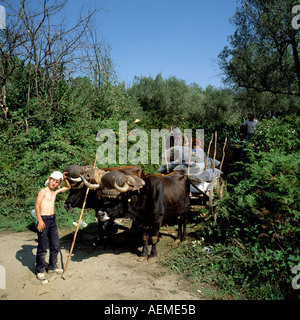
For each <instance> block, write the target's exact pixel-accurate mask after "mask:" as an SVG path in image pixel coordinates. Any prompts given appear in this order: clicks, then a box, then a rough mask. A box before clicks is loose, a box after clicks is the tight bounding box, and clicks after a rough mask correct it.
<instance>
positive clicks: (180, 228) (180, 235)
mask: <svg viewBox="0 0 300 320" xmlns="http://www.w3.org/2000/svg"><path fill="white" fill-rule="evenodd" d="M177 239H179V240H180V241H181V240H182V221H181V218H179V219H178V232H177Z"/></svg>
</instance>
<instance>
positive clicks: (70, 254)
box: [64, 188, 90, 273]
mask: <svg viewBox="0 0 300 320" xmlns="http://www.w3.org/2000/svg"><path fill="white" fill-rule="evenodd" d="M89 190H90V189H89V188H87V189H86V194H85V198H84V203H83V206H82V208H81V212H80V217H79V220H78V223H77V227H76V230H75V234H74V238H73V242H72V245H71V249H70V252H69V257H68V261H67V264H66V266H65V269H64V273H66V271H67V269H68V265H69V262H70V259H71V256H72V252H73V248H74V244H75V240H76V237H77V232H78V229H79V226H80V222H81V218H82V214H83V210H84V207H85V203H86V198H87V196H88V193H89Z"/></svg>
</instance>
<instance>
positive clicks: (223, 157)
mask: <svg viewBox="0 0 300 320" xmlns="http://www.w3.org/2000/svg"><path fill="white" fill-rule="evenodd" d="M226 144H227V137H226V138H225V142H224V146H223V155H222V161H221V165H220V171H222V165H223V162H224V159H225V148H226Z"/></svg>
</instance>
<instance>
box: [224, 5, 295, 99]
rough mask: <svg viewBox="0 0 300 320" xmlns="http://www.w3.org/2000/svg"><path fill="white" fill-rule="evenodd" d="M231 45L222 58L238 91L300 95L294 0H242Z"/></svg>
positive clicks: (235, 20)
mask: <svg viewBox="0 0 300 320" xmlns="http://www.w3.org/2000/svg"><path fill="white" fill-rule="evenodd" d="M240 2H241V5H240V7H239V8H237V11H236V13H235V15H234V16H233V18H232V19H231V21H232V23H233V24H234V25H235V26H236V31H235V33H234V35H233V36H230V37H229V39H230V46H229V47H228V46H227V47H225V48H224V50H223V51H222V52H221V54H220V56H219V63H220V66H221V69H222V70H223V72H224V74H225V76H226V80H225V81H226V82H227V83H230V84H234V85H235V86H236V87H237V88H246V89H254V90H255V91H257V92H271V93H273V94H286V95H296V96H300V57H299V53H300V49H299V41H300V33H299V30H298V31H297V30H295V29H293V28H292V25H291V21H292V7H293V6H294V5H295V1H293V0H284V1H282V0H275V1H270V0H267V1H265V0H263V1H262V0H240Z"/></svg>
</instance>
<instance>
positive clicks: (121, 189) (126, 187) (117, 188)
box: [113, 182, 130, 192]
mask: <svg viewBox="0 0 300 320" xmlns="http://www.w3.org/2000/svg"><path fill="white" fill-rule="evenodd" d="M113 188H114V189H116V190H117V191H119V192H127V191H128V190H130V186H129V184H128V183H125V185H124V187H120V186H118V185H117V184H116V182H114V184H113Z"/></svg>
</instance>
